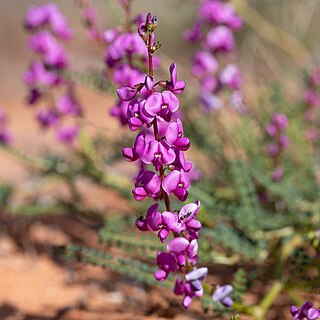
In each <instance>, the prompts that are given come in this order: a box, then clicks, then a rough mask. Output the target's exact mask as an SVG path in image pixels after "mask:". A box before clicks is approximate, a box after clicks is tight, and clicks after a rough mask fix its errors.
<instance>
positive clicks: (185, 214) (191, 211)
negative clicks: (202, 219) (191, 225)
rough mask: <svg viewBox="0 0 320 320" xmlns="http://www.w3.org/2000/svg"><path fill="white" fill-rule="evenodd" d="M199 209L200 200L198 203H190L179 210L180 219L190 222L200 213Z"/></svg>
mask: <svg viewBox="0 0 320 320" xmlns="http://www.w3.org/2000/svg"><path fill="white" fill-rule="evenodd" d="M199 209H200V202H199V201H198V202H197V203H189V204H187V205H185V206H183V207H182V208H181V210H180V212H179V219H180V220H181V221H184V223H188V222H189V221H191V220H192V219H193V218H194V217H195V216H196V215H197V214H198V212H199Z"/></svg>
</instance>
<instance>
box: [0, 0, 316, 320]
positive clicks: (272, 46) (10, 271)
mask: <svg viewBox="0 0 320 320" xmlns="http://www.w3.org/2000/svg"><path fill="white" fill-rule="evenodd" d="M53 2H55V3H56V4H57V5H58V6H59V8H60V10H61V12H62V13H63V14H64V15H65V16H66V17H67V19H68V22H69V25H70V27H71V28H72V29H73V30H74V31H75V37H74V39H73V40H72V41H70V42H68V43H66V44H65V45H66V47H67V48H68V52H69V55H70V57H71V58H70V61H71V69H73V70H79V71H85V70H87V69H88V68H89V67H97V68H103V67H104V62H103V59H102V54H103V52H101V51H99V50H98V49H97V48H95V47H94V45H92V44H91V43H90V42H89V41H88V40H87V37H86V32H85V30H84V28H83V26H82V25H81V23H80V19H79V11H78V10H77V9H76V8H75V5H74V2H73V1H71V0H69V1H63V0H60V1H53ZM233 2H234V4H235V6H236V7H237V9H238V11H239V14H240V15H242V16H243V18H244V21H245V27H244V28H243V29H242V30H241V32H239V33H238V34H237V43H238V59H239V65H240V69H241V70H242V74H243V76H244V80H245V81H244V86H243V90H244V94H245V97H246V102H247V103H248V104H250V103H251V102H252V101H256V100H257V99H258V97H259V94H258V93H261V92H263V91H264V90H266V89H267V88H269V87H270V86H271V85H273V84H274V83H276V82H277V81H280V79H281V82H282V85H283V87H284V89H285V91H286V93H288V95H289V97H291V99H292V100H294V99H297V98H299V99H301V95H302V90H301V88H300V86H301V85H302V83H303V78H301V77H300V82H299V81H298V82H297V77H298V76H299V75H301V70H302V69H304V68H305V69H306V70H308V68H309V67H310V66H311V65H312V64H313V63H316V62H317V61H318V59H319V57H320V41H319V28H320V21H319V16H320V0H251V1H242V0H239V1H237V0H235V1H233ZM43 3H47V1H36V0H23V1H21V0H0V76H1V86H0V105H1V106H2V107H3V109H4V110H5V112H6V113H7V114H8V117H9V123H10V128H11V130H12V132H13V134H14V143H15V145H16V146H17V147H18V148H19V149H21V150H22V151H24V152H31V153H33V154H35V155H41V154H44V153H46V152H48V150H51V151H54V152H58V153H60V152H61V153H62V154H63V153H64V152H66V150H65V147H64V146H61V145H60V144H58V143H57V142H56V141H55V138H54V136H53V135H52V133H50V132H48V133H47V132H43V131H41V130H40V129H39V127H38V126H37V125H36V124H35V121H34V115H33V112H31V111H30V110H29V107H28V106H27V105H26V103H25V100H26V88H25V85H24V84H23V82H22V76H23V73H24V72H25V70H26V68H27V67H28V65H29V62H30V61H31V59H32V58H33V54H32V53H31V52H30V50H29V49H28V48H27V39H28V34H27V33H26V32H25V30H24V26H23V24H24V16H25V13H26V11H27V9H28V8H29V7H30V6H31V5H38V4H43ZM92 4H93V6H94V7H96V8H97V9H98V17H99V19H98V20H99V21H100V23H101V25H100V27H101V28H102V29H107V28H111V27H113V26H115V25H117V24H118V23H119V21H121V19H123V16H122V12H121V9H120V7H119V6H118V5H117V3H116V1H114V0H93V1H92ZM196 6H197V3H196V1H192V0H188V1H186V0H175V1H172V0H161V1H154V0H134V1H133V11H134V13H139V12H148V11H151V12H152V13H153V14H156V15H157V16H158V21H159V27H158V30H157V37H158V40H159V41H160V42H161V44H162V48H161V50H160V51H161V55H162V57H163V58H164V61H165V65H168V63H167V62H169V63H170V62H171V61H176V62H177V64H178V66H179V65H181V66H190V59H191V56H192V54H193V52H194V49H195V48H194V47H193V46H192V45H189V44H187V43H185V42H184V41H183V39H182V33H183V31H184V30H185V29H187V28H189V27H190V26H191V24H192V22H193V21H194V17H195V13H196ZM248 8H249V10H248ZM188 69H189V68H186V67H183V68H180V69H179V78H181V79H184V77H190V71H189V70H188ZM79 96H80V100H81V101H82V105H83V108H84V111H85V114H86V119H87V126H88V131H89V133H96V132H97V131H98V132H99V130H100V131H101V132H103V134H106V135H107V136H108V137H110V138H111V139H112V138H113V137H115V136H117V135H118V131H117V130H118V128H119V127H118V122H117V120H116V119H114V118H112V117H110V115H109V107H110V105H112V103H113V102H114V97H113V96H111V95H110V96H108V95H103V96H102V95H101V94H99V93H96V92H94V91H91V90H88V89H86V88H84V87H80V89H79ZM90 123H95V124H96V125H95V126H92V125H90ZM28 178H29V171H28V168H26V167H25V166H24V165H23V164H21V162H19V161H17V160H16V159H15V158H14V157H12V156H10V155H8V154H7V153H5V152H3V151H2V150H0V181H4V182H10V183H12V184H14V185H21V184H24V185H25V190H27V191H28V193H29V194H30V196H32V192H34V191H35V190H39V189H41V188H42V185H41V184H40V185H39V184H37V183H36V182H33V183H28ZM59 188H60V187H59ZM54 192H61V193H63V192H64V189H63V188H62V189H60V190H58V191H57V190H55V191H54ZM117 197H118V196H117V195H115V194H114V193H113V192H112V191H107V192H106V191H101V190H95V189H94V190H91V193H90V195H89V201H91V202H92V203H95V204H96V203H97V202H99V203H98V204H97V205H98V206H99V207H100V208H102V209H107V210H111V211H112V210H114V209H115V208H117V209H118V210H119V209H120V210H122V211H123V212H128V211H130V205H129V204H128V203H127V202H126V201H125V200H123V199H121V198H117ZM0 210H1V209H0ZM6 223H7V225H6ZM19 223H20V222H19V219H17V220H16V221H14V223H13V222H12V221H2V227H1V226H0V232H1V231H2V232H7V229H6V228H5V227H7V226H9V227H10V228H11V229H10V230H11V232H12V233H13V234H15V235H17V234H18V235H19V237H20V238H19V237H18V239H20V241H21V243H20V244H19V245H17V243H13V242H12V241H11V240H10V239H9V238H6V237H5V236H4V234H5V233H3V234H2V235H1V234H0V319H1V320H2V319H24V320H27V319H30V320H35V319H77V320H79V319H129V318H130V319H140V318H138V317H134V312H133V311H132V308H133V306H136V305H137V303H140V302H141V301H144V300H145V299H147V296H146V295H147V294H146V291H145V290H144V289H143V288H142V287H141V286H140V285H138V284H137V283H131V282H126V281H122V280H120V279H119V276H117V275H116V274H114V273H110V272H105V271H102V270H97V269H94V268H92V267H86V268H85V267H78V269H77V270H76V271H75V270H74V269H62V268H60V267H59V266H58V265H57V264H55V263H54V262H52V261H51V260H50V259H49V258H48V257H47V256H44V257H43V256H41V257H40V256H38V254H37V253H38V251H39V250H40V251H41V250H43V251H45V250H47V249H48V247H47V246H48V245H49V244H52V243H55V244H58V245H60V244H65V243H70V242H73V240H74V239H78V235H79V234H81V233H86V232H87V236H88V239H90V240H89V241H88V242H90V241H92V242H95V240H94V239H95V236H96V235H95V233H94V231H92V230H90V229H83V227H82V226H81V224H80V223H79V224H77V223H73V222H72V220H68V219H66V220H65V221H64V222H63V227H61V225H60V224H59V225H57V223H56V221H55V220H54V219H52V218H48V219H47V220H46V222H45V225H47V227H43V225H42V224H43V221H41V222H39V221H38V222H37V221H36V223H33V224H32V225H31V224H30V225H25V224H24V223H22V222H21V223H20V224H19ZM48 225H49V227H48ZM70 225H72V228H71V229H72V232H71V234H67V235H66V233H65V232H64V231H63V230H64V229H63V228H65V229H68V228H69V227H70ZM27 230H28V233H27ZM26 234H28V236H27V238H24V237H23V236H24V235H26ZM78 240H79V239H78ZM18 242H19V241H18ZM35 243H38V244H39V243H40V247H36V246H35ZM27 244H28V245H27ZM30 244H32V245H30ZM25 247H27V250H26V252H25V250H24V249H25ZM98 281H100V283H101V281H102V283H103V286H102V289H101V287H99V285H98V284H97V282H98ZM70 283H72V284H73V285H70ZM74 283H77V284H76V285H75V284H74ZM105 289H107V290H105ZM152 295H153V302H152V303H151V305H150V310H152V308H159V309H161V308H162V309H161V310H167V306H166V303H167V302H166V301H165V300H164V299H163V298H162V297H161V296H162V293H161V291H160V293H159V292H158V291H154V292H152ZM88 296H90V299H89V300H88ZM83 301H86V303H87V304H86V305H85V306H84V307H83V309H84V311H83V312H82V313H79V311H77V312H78V313H77V312H74V314H73V313H72V312H73V311H72V310H73V309H77V310H78V309H81V306H83ZM88 301H89V302H88ZM126 304H128V305H129V306H130V308H128V310H129V311H128V313H127V314H126V313H125V312H124V311H123V308H125V306H126ZM175 307H176V308H179V307H178V306H177V305H176V306H175ZM108 308H109V309H108ZM89 309H91V310H96V311H91V313H89V311H88V310H89ZM70 310H71V311H70ZM110 310H111V311H110ZM177 310H178V309H177ZM120 311H121V312H122V313H123V314H122V316H119V317H118V316H117V314H118V313H119V312H120ZM87 312H88V313H87ZM106 312H114V314H113V316H112V317H111V318H108V316H105V317H103V316H102V314H106ZM130 312H131V313H130ZM66 314H68V315H66ZM150 314H152V312H151V311H150ZM64 316H65V318H64ZM163 317H164V318H165V319H167V318H168V317H170V314H164V315H163ZM198 317H199V318H198ZM141 319H142V317H141ZM143 319H160V316H159V315H157V316H153V315H150V316H146V317H143ZM175 319H178V318H175ZM179 319H202V318H200V316H198V315H194V314H192V313H188V314H186V313H184V312H183V313H182V314H181V318H179ZM243 319H245V318H243Z"/></svg>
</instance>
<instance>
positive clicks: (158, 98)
mask: <svg viewBox="0 0 320 320" xmlns="http://www.w3.org/2000/svg"><path fill="white" fill-rule="evenodd" d="M161 108H162V95H161V93H160V92H155V93H153V94H152V95H151V96H149V97H148V99H147V101H146V103H145V105H144V110H145V111H146V113H147V114H148V115H149V116H153V117H155V116H156V115H157V114H158V113H159V112H160V111H161Z"/></svg>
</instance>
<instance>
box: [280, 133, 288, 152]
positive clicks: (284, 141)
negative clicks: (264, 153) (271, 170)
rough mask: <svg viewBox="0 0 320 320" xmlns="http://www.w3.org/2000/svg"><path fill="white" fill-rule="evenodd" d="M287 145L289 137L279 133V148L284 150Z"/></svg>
mask: <svg viewBox="0 0 320 320" xmlns="http://www.w3.org/2000/svg"><path fill="white" fill-rule="evenodd" d="M288 145H289V137H288V136H287V135H285V134H283V135H281V136H280V137H279V147H280V149H281V150H284V149H286V148H287V147H288Z"/></svg>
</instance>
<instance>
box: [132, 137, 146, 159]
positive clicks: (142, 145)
mask: <svg viewBox="0 0 320 320" xmlns="http://www.w3.org/2000/svg"><path fill="white" fill-rule="evenodd" d="M145 149H146V140H145V133H144V132H143V131H141V132H140V133H138V135H137V137H136V139H135V141H134V146H133V150H134V153H135V155H136V156H137V158H141V157H142V156H143V154H144V152H145Z"/></svg>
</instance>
